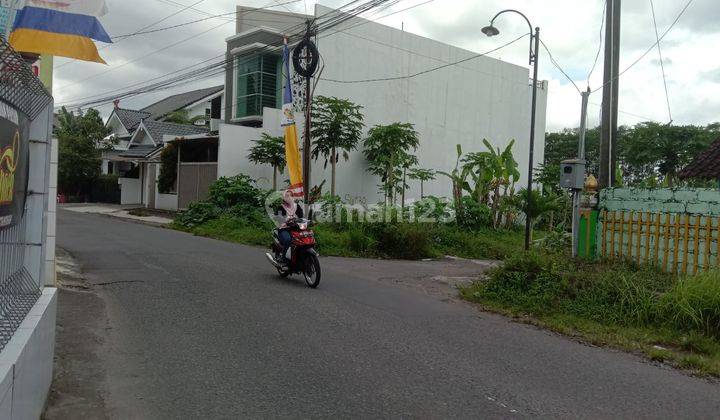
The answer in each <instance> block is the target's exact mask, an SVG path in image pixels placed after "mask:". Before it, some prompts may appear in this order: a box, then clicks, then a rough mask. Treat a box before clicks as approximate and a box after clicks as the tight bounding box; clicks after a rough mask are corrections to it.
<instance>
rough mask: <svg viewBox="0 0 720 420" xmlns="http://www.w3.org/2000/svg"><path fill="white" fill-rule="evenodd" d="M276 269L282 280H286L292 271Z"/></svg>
mask: <svg viewBox="0 0 720 420" xmlns="http://www.w3.org/2000/svg"><path fill="white" fill-rule="evenodd" d="M275 268H277V271H278V274H280V277H282V278H285V277H287V276H289V275H290V270H283V269H282V268H279V267H275Z"/></svg>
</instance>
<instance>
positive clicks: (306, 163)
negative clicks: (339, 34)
mask: <svg viewBox="0 0 720 420" xmlns="http://www.w3.org/2000/svg"><path fill="white" fill-rule="evenodd" d="M311 36H312V22H310V20H308V21H307V30H306V32H305V39H307V40H308V41H310V37H311ZM306 60H307V62H306V64H308V63H309V62H310V60H311V58H310V54H309V52H308V53H306ZM308 65H309V64H308ZM311 83H312V74H307V75H306V76H305V139H304V141H303V185H304V188H303V190H304V192H305V197H304V198H305V217H310V216H309V214H308V211H309V209H310V124H311V112H310V111H311V103H312V97H311V95H312V91H311V88H310V86H311Z"/></svg>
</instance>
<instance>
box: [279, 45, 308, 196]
mask: <svg viewBox="0 0 720 420" xmlns="http://www.w3.org/2000/svg"><path fill="white" fill-rule="evenodd" d="M283 68H284V73H285V80H284V81H285V87H284V90H283V106H282V112H283V117H282V124H281V125H282V126H283V128H284V129H285V161H286V163H287V164H286V165H285V166H286V167H287V168H288V173H289V174H290V188H289V189H290V192H291V193H292V195H293V197H298V198H299V197H303V195H304V191H303V178H302V164H301V163H300V151H299V149H298V140H297V128H296V127H295V115H294V113H293V98H292V88H291V86H290V51H289V50H288V45H287V39H285V46H284V47H283Z"/></svg>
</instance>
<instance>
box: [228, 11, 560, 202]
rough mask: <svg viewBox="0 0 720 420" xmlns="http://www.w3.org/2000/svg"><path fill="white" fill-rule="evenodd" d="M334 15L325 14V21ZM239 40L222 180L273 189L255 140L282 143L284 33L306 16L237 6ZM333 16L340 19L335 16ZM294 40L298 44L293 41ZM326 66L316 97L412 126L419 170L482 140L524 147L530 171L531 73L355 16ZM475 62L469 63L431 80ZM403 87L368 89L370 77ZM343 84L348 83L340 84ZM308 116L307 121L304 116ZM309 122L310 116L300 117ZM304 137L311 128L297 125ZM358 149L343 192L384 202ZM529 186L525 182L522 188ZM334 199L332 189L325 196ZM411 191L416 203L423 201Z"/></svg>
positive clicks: (339, 34) (332, 41) (446, 187)
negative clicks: (256, 161) (272, 138)
mask: <svg viewBox="0 0 720 420" xmlns="http://www.w3.org/2000/svg"><path fill="white" fill-rule="evenodd" d="M328 13H334V12H333V11H332V9H328V8H326V7H323V6H319V5H318V6H317V7H316V9H315V15H316V16H323V15H326V14H328ZM237 16H238V21H237V32H238V33H237V34H236V35H234V36H232V37H230V38H228V39H227V40H226V41H227V55H228V58H230V59H233V61H234V63H235V65H234V66H230V67H228V71H227V74H226V84H225V100H224V107H225V124H222V125H221V127H220V145H219V163H218V176H229V175H235V174H237V173H245V174H247V175H250V176H252V177H255V178H259V179H260V180H261V185H262V186H264V187H269V185H270V179H271V177H272V169H271V168H269V167H261V166H255V165H253V164H251V163H249V162H248V161H247V158H246V156H247V154H248V149H249V147H250V146H251V145H252V140H255V139H258V138H260V133H261V132H262V131H265V132H268V133H270V134H271V135H281V134H282V131H281V129H280V125H279V121H280V119H279V111H278V110H277V108H279V107H280V105H281V95H280V91H281V83H282V81H281V70H280V66H281V57H280V54H281V50H280V49H279V48H278V46H279V45H281V44H282V38H283V35H284V34H285V33H286V32H287V33H290V34H294V33H298V32H300V31H301V29H302V27H303V25H304V23H305V21H306V19H307V16H304V15H298V14H291V13H285V12H279V11H263V10H257V9H248V8H243V7H238V14H237ZM328 16H331V15H328ZM291 41H292V40H291ZM317 46H318V48H319V50H320V53H321V55H322V58H323V61H324V69H323V72H322V75H321V80H320V82H319V83H318V85H317V88H316V91H315V95H316V96H317V95H324V96H335V97H338V98H345V99H349V100H351V101H353V102H355V103H356V104H359V105H362V106H363V107H364V109H363V113H364V116H365V123H366V130H367V129H369V128H371V127H372V126H374V125H376V124H390V123H394V122H403V123H404V122H409V123H412V124H414V125H415V129H416V130H417V131H418V132H419V134H420V147H419V148H418V150H417V157H418V159H419V161H420V166H421V167H423V168H430V169H436V170H443V171H448V170H451V169H452V168H453V167H454V165H455V159H456V147H455V145H456V144H458V143H459V144H461V145H462V146H463V151H465V152H466V153H467V152H473V151H482V150H484V146H483V145H482V139H483V138H487V139H488V140H489V141H490V142H491V143H492V144H493V145H495V146H497V147H501V148H503V147H505V146H506V145H507V144H508V142H509V141H510V140H512V139H515V140H516V142H515V146H514V150H513V152H514V156H515V159H516V160H517V161H518V163H519V165H520V169H521V172H523V173H524V172H525V170H526V168H527V167H528V166H527V165H528V152H529V150H528V142H529V132H530V108H531V107H530V105H531V92H532V87H531V82H530V81H529V77H528V74H529V72H528V69H527V68H525V67H522V66H517V65H514V64H510V63H506V62H503V61H500V60H497V59H494V58H490V57H484V56H481V57H477V58H471V57H473V56H476V55H477V54H476V53H474V52H471V51H467V50H464V49H461V48H457V47H454V46H451V45H447V44H443V43H441V42H438V41H434V40H431V39H428V38H424V37H421V36H418V35H414V34H412V33H409V32H404V31H401V30H399V29H395V28H391V27H388V26H385V25H381V24H378V23H374V22H371V21H367V20H364V19H360V18H353V19H352V20H350V21H348V22H346V23H344V24H343V25H342V26H340V27H336V28H333V29H330V30H329V31H327V32H326V33H322V34H320V36H319V39H318V42H317ZM466 58H471V59H469V60H468V61H464V62H462V63H460V64H454V65H449V66H447V67H444V68H441V69H438V70H434V71H429V72H427V73H424V74H420V75H417V76H415V77H402V76H408V75H414V74H417V73H420V72H425V71H427V70H430V69H434V68H437V67H439V66H443V65H447V64H449V63H455V62H457V61H460V60H463V59H466ZM396 77H398V79H394V80H387V81H376V82H361V81H362V80H367V79H385V78H396ZM341 82H344V83H341ZM546 103H547V83H546V82H542V83H541V84H540V85H539V89H538V107H537V123H536V127H535V156H534V161H535V162H534V166H537V165H538V164H539V163H541V162H542V161H543V155H544V153H543V151H544V139H545V110H546ZM298 117H299V115H298ZM298 119H302V118H298ZM298 123H299V124H298V131H299V133H301V132H302V124H301V123H302V122H301V121H298ZM366 167H367V165H366V162H365V159H364V157H363V155H362V145H360V147H359V150H357V151H354V152H352V153H351V154H350V159H349V161H347V162H345V161H340V162H339V163H338V174H337V193H338V194H339V195H340V196H342V197H344V198H346V199H360V200H367V202H370V203H373V202H378V201H381V197H382V196H381V194H380V193H379V192H378V184H379V183H380V181H379V179H377V177H375V176H373V175H370V174H369V173H367V172H366ZM329 172H330V171H329V168H328V169H327V170H323V161H317V162H315V164H314V165H313V168H312V180H311V184H312V185H313V186H314V185H318V184H320V183H321V182H322V181H323V180H327V182H326V185H329V183H330V181H329V176H330V173H329ZM519 185H520V186H524V177H523V181H521V182H520V183H519ZM325 191H327V188H326V189H325ZM425 192H426V194H432V195H437V196H449V195H450V193H451V187H450V182H449V180H447V179H443V178H438V179H437V180H435V181H431V182H428V183H426V185H425ZM419 194H420V193H419V186H414V185H411V191H408V194H407V195H408V197H409V198H418V197H419Z"/></svg>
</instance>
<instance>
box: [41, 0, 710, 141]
mask: <svg viewBox="0 0 720 420" xmlns="http://www.w3.org/2000/svg"><path fill="white" fill-rule="evenodd" d="M286 1H287V0H274V1H273V0H240V3H241V4H242V5H244V6H250V7H262V6H267V5H269V4H273V3H275V4H278V3H284V2H286ZM423 1H424V0H403V1H401V2H399V3H398V4H397V5H395V6H393V7H392V8H390V9H389V10H382V11H375V12H372V13H371V14H370V15H369V17H370V18H371V19H377V18H379V17H381V16H383V15H386V14H388V13H392V12H394V11H398V10H401V9H404V8H407V7H409V6H412V5H415V4H420V3H422V2H423ZM194 2H195V0H173V1H169V0H168V1H161V0H108V5H109V7H110V13H108V14H107V15H106V16H104V17H102V18H101V21H102V23H103V25H104V26H105V28H106V29H107V31H108V32H109V33H110V34H111V35H122V34H127V33H132V32H134V31H137V30H138V29H140V28H143V27H145V26H147V25H150V24H151V23H153V22H156V21H158V20H160V19H162V18H164V17H167V16H168V15H170V14H172V13H175V12H179V11H180V10H181V8H182V7H181V6H176V5H174V3H177V4H181V3H182V4H191V3H194ZM230 3H232V2H230ZM230 3H229V2H227V1H224V0H204V1H202V2H201V3H199V4H198V5H197V6H195V7H196V8H197V9H199V10H201V11H202V12H205V13H211V14H219V13H228V12H232V11H233V9H232V7H234V4H232V5H231V4H230ZM315 3H316V2H315V1H313V0H300V1H297V2H295V3H292V4H289V5H287V6H285V7H282V6H276V7H274V8H275V9H277V10H287V9H290V10H293V11H296V12H301V13H303V12H305V8H306V7H307V10H308V11H312V10H313V6H314V4H315ZM321 3H322V4H324V5H326V6H330V7H338V6H341V5H343V4H345V3H347V0H323V1H322V2H321ZM480 3H481V4H480ZM684 4H685V2H684V1H682V2H677V1H674V2H671V1H659V0H658V1H655V12H656V17H657V23H658V30H659V31H660V33H661V34H662V33H663V32H664V31H665V29H666V28H667V27H668V26H669V25H670V24H671V23H672V21H673V20H674V19H675V17H676V16H677V14H678V12H679V11H680V9H681V8H682V7H683V5H684ZM507 8H514V9H518V10H522V11H523V12H524V13H525V14H526V15H527V16H528V18H529V19H530V20H531V23H532V24H533V25H537V26H539V27H540V28H541V38H542V39H543V41H544V42H545V43H546V44H547V46H548V47H549V48H550V50H551V51H552V54H553V56H554V57H555V59H556V60H557V61H558V62H559V63H560V65H561V66H562V67H563V68H564V69H565V70H566V72H567V73H568V74H569V75H570V77H572V79H573V80H574V81H575V82H576V83H577V84H578V86H579V87H580V88H581V89H584V88H585V86H586V83H587V82H586V78H587V76H588V73H589V71H590V68H591V67H592V64H593V61H594V59H595V56H596V53H597V51H598V47H599V46H600V41H601V40H600V38H601V37H600V32H599V31H600V25H601V22H602V16H603V0H585V1H577V0H544V1H537V0H484V1H483V2H477V0H436V1H434V2H431V3H428V4H425V5H421V6H419V7H416V8H413V9H411V10H408V11H406V12H401V13H397V14H394V15H392V16H389V17H386V18H384V19H381V20H380V22H381V23H384V24H387V25H390V26H393V27H398V28H399V27H400V26H401V25H403V26H404V27H405V30H407V31H410V32H414V33H417V34H419V35H423V36H427V37H430V38H433V39H437V40H439V41H442V42H446V43H449V44H452V45H456V46H459V47H462V48H466V49H468V50H472V51H476V52H483V51H487V50H490V49H492V48H494V47H496V46H498V45H500V44H502V43H504V42H507V41H510V40H512V39H513V38H515V37H517V36H518V35H520V34H522V33H525V32H527V31H528V27H527V23H526V22H525V21H524V20H523V19H522V18H521V17H519V16H516V15H511V14H506V15H503V16H501V17H499V18H498V20H497V22H496V26H497V27H498V28H499V29H500V30H501V34H500V35H499V36H498V37H494V38H487V37H485V36H484V35H483V34H482V33H480V30H479V29H480V28H481V27H482V26H484V25H486V24H487V23H488V22H489V20H490V19H491V18H492V17H493V15H494V14H495V13H496V12H497V11H499V10H502V9H507ZM622 13H623V16H622V22H623V26H622V33H621V59H620V68H621V69H625V68H626V67H628V66H629V65H631V64H632V63H633V62H634V61H635V60H636V59H637V58H638V57H640V55H641V54H643V53H645V51H646V50H647V49H648V47H650V46H651V45H652V44H653V43H654V42H655V40H656V38H655V31H654V27H653V23H652V16H651V14H650V7H649V2H647V1H625V2H623V9H622ZM203 17H205V16H204V15H203V14H202V13H200V12H197V11H193V10H186V11H182V12H181V13H178V14H176V15H174V16H171V17H168V18H167V19H166V20H164V21H163V22H161V23H159V24H157V25H155V26H153V28H157V27H165V26H169V25H175V24H179V23H183V22H187V21H190V20H195V19H201V18H203ZM718 21H720V7H718V6H717V0H695V1H694V2H693V3H692V5H691V6H690V7H689V8H688V9H687V12H686V13H685V15H684V16H683V17H682V18H681V19H680V21H678V23H677V25H676V26H675V27H674V29H673V30H672V31H671V32H670V33H669V34H668V35H667V37H666V38H665V39H664V40H663V42H662V48H663V58H664V60H665V62H664V64H665V70H666V73H667V76H668V81H669V86H668V88H669V91H670V92H669V93H670V104H671V109H672V113H673V119H674V120H675V122H676V123H688V124H689V123H693V124H706V123H709V122H713V121H717V120H720V117H718V115H720V102H719V101H720V99H716V98H720V55H717V54H714V52H715V48H716V47H715V46H716V45H720V26H718V25H717V22H718ZM222 23H223V21H222V20H220V19H210V20H207V21H204V22H199V23H196V24H193V25H188V26H185V27H182V28H177V29H173V30H168V31H163V32H158V33H154V34H147V35H141V36H136V37H131V38H128V39H125V40H122V41H120V42H118V43H117V44H115V45H112V46H110V47H107V48H104V49H103V50H101V51H100V53H101V55H102V56H103V57H105V59H106V60H107V61H108V64H109V66H103V65H98V64H94V63H82V62H73V63H72V64H67V65H65V63H67V62H68V60H66V59H61V58H59V59H57V60H56V72H55V92H54V93H55V98H56V103H59V104H62V103H67V102H72V101H74V100H76V99H79V98H83V97H87V96H90V95H95V94H99V93H102V92H106V91H111V90H122V89H123V88H126V87H127V86H129V85H132V84H134V83H137V82H140V81H144V80H148V79H152V78H154V77H158V76H161V75H164V74H168V73H172V72H174V71H178V70H179V69H181V68H183V67H187V66H190V65H193V64H195V63H198V62H201V61H203V60H207V59H210V58H211V57H215V56H218V55H220V54H223V52H224V51H225V41H224V40H225V38H226V37H228V36H230V35H232V34H233V33H234V30H235V28H234V25H233V24H232V23H228V24H226V25H222V26H220V27H218V28H216V29H212V28H213V27H215V26H218V25H221V24H222ZM205 31H207V32H206V33H203V32H205ZM185 38H189V39H188V40H187V41H184V42H180V41H182V40H183V39H185ZM173 44H177V45H174V46H173ZM527 54H528V45H527V44H526V43H525V42H518V43H516V44H514V45H512V46H510V47H508V48H505V49H502V50H500V51H497V52H496V53H493V54H491V56H493V57H495V58H499V59H502V60H504V61H508V62H511V63H514V64H518V65H521V66H525V67H527V66H528V64H527V59H528V57H527ZM143 56H145V57H143ZM140 57H143V58H140ZM129 61H134V62H132V63H129V64H125V63H128V62H129ZM539 63H540V77H541V78H543V79H546V80H548V81H549V83H550V91H549V95H548V113H547V126H548V129H553V130H555V129H561V128H563V127H573V126H577V125H578V121H579V112H580V111H579V109H580V95H579V94H578V92H577V91H576V90H575V88H574V87H573V86H572V85H571V84H570V82H568V81H567V80H566V79H565V77H564V76H563V75H562V73H561V72H560V71H559V70H558V69H556V68H555V67H553V65H552V64H551V63H550V60H549V57H548V56H547V54H546V53H545V52H544V51H541V55H540V61H539ZM101 73H102V74H101ZM602 73H603V55H602V52H601V54H600V56H599V59H598V63H597V66H596V69H595V71H594V72H593V74H592V76H591V77H590V80H589V84H590V86H591V87H592V88H593V89H595V88H597V87H599V86H601V85H602ZM218 83H222V76H216V77H214V78H212V79H209V80H203V81H198V82H195V83H193V84H191V85H187V86H183V87H179V88H176V89H173V90H168V91H167V92H158V93H153V94H145V95H142V96H138V97H135V98H130V99H126V100H124V101H123V106H127V107H141V106H144V105H147V104H149V103H151V102H153V101H155V100H158V99H161V98H162V97H164V96H166V95H169V94H172V93H176V92H180V91H183V90H188V89H191V88H195V87H204V86H210V85H213V84H218ZM601 96H602V94H601V92H600V91H598V92H597V93H594V94H593V95H592V96H591V98H590V102H591V105H590V123H591V124H595V123H596V122H597V114H598V111H599V109H598V107H597V106H596V105H592V104H593V103H594V104H600V102H601V101H602V98H601ZM620 101H621V102H620V109H621V110H622V111H623V112H621V114H620V122H621V123H623V124H634V123H637V122H639V121H641V120H642V119H644V118H645V117H647V118H650V119H653V120H656V121H667V120H668V112H667V106H666V104H665V93H664V88H663V84H662V76H661V73H660V67H659V61H658V55H657V50H656V49H654V50H652V51H650V52H649V53H648V54H647V55H646V56H645V57H644V58H643V59H642V60H641V61H640V62H638V63H637V64H636V65H634V66H633V67H632V68H631V69H630V70H628V71H627V72H626V73H625V74H623V75H622V77H621V79H620ZM110 106H111V105H105V106H104V107H103V109H104V110H109V108H110Z"/></svg>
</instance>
